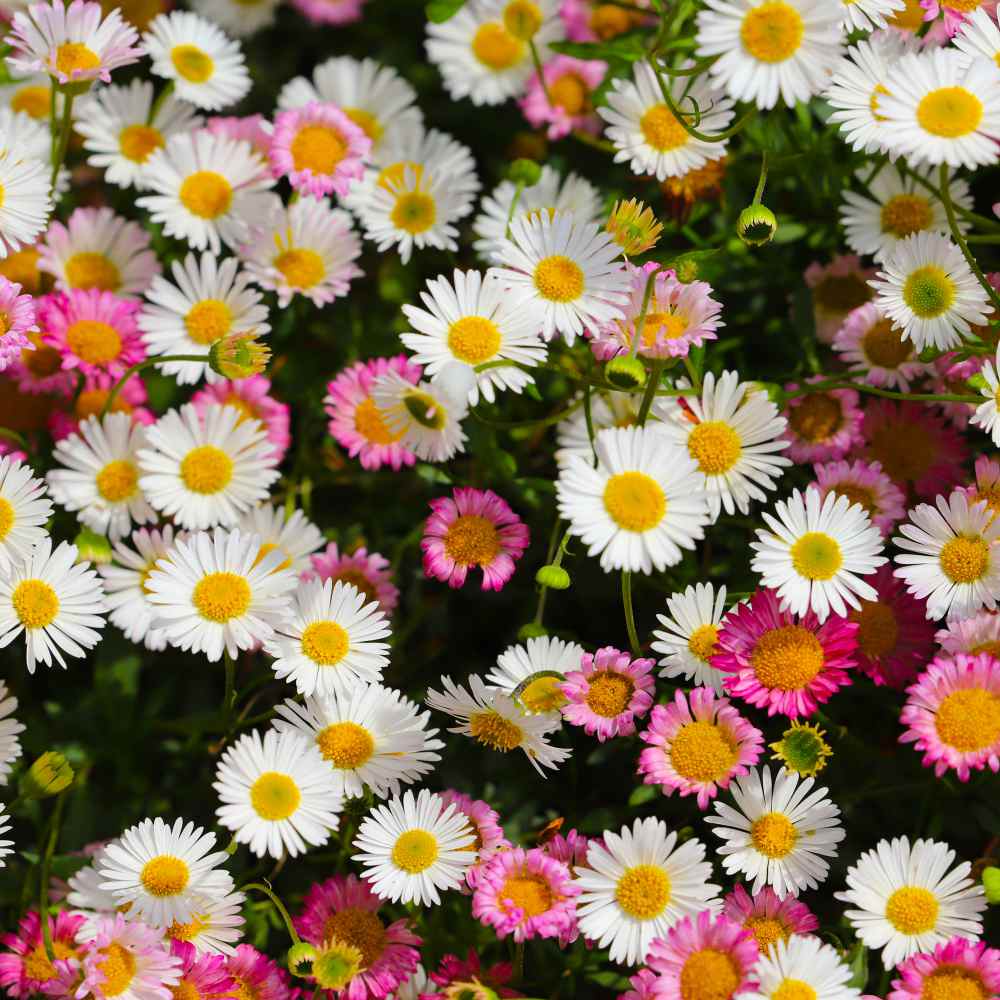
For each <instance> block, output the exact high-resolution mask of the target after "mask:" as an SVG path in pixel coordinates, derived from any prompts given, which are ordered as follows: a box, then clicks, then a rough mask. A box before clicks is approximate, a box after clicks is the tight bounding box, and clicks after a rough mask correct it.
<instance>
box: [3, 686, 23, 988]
mask: <svg viewBox="0 0 1000 1000" xmlns="http://www.w3.org/2000/svg"><path fill="white" fill-rule="evenodd" d="M16 711H17V698H12V697H10V691H9V690H8V689H7V685H6V684H4V683H3V682H2V681H0V785H6V784H7V782H8V780H9V779H10V772H11V765H12V764H13V763H14V762H15V761H16V760H18V758H20V756H21V754H22V753H23V751H22V749H21V741H20V740H19V739H18V738H17V737H18V734H19V733H23V732H24V724H23V723H21V722H18V721H17V719H15V718H14V717H13V713H14V712H16ZM0 979H2V970H0Z"/></svg>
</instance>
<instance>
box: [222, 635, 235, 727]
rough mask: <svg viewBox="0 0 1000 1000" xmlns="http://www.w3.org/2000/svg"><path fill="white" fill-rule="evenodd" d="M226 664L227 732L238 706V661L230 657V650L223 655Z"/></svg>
mask: <svg viewBox="0 0 1000 1000" xmlns="http://www.w3.org/2000/svg"><path fill="white" fill-rule="evenodd" d="M223 657H224V659H225V662H226V690H225V693H224V694H223V696H222V721H223V725H224V727H225V730H226V731H227V732H228V730H229V717H230V716H231V715H232V712H233V706H234V705H235V704H236V661H235V660H234V659H233V658H232V657H231V656H230V655H229V650H226V651H225V653H224V654H223Z"/></svg>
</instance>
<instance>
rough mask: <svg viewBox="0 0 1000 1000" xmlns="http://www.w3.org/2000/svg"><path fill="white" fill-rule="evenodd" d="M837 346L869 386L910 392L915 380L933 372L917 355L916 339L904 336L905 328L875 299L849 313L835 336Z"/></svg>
mask: <svg viewBox="0 0 1000 1000" xmlns="http://www.w3.org/2000/svg"><path fill="white" fill-rule="evenodd" d="M833 349H834V350H835V351H836V352H837V353H838V354H839V355H840V359H841V360H842V361H843V362H844V363H845V364H846V365H847V366H848V369H849V371H850V372H852V373H854V374H857V375H861V376H862V378H863V380H864V381H865V382H867V383H868V384H869V385H876V386H884V387H885V388H887V389H899V390H901V391H902V392H906V391H907V390H908V389H909V388H910V383H911V382H912V381H914V380H915V379H917V378H920V377H921V376H923V375H926V374H927V373H928V372H929V371H930V368H929V366H928V365H926V364H924V363H923V362H922V361H920V359H919V358H918V357H917V350H916V347H915V346H914V343H913V341H912V340H908V339H904V338H903V331H902V329H900V328H899V327H897V326H894V325H893V322H892V320H891V319H889V318H888V317H887V316H884V315H883V314H882V312H881V311H880V310H879V308H878V306H876V305H875V304H874V303H871V302H866V303H865V304H864V305H863V306H858V308H857V309H855V310H853V312H851V313H849V314H848V316H847V319H846V320H844V324H843V326H841V328H840V329H839V330H838V331H837V333H836V335H835V336H834V338H833Z"/></svg>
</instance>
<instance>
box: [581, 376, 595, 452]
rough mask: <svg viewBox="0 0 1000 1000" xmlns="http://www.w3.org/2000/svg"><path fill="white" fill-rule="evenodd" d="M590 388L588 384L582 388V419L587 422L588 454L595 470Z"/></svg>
mask: <svg viewBox="0 0 1000 1000" xmlns="http://www.w3.org/2000/svg"><path fill="white" fill-rule="evenodd" d="M591 393H592V390H591V386H590V383H589V382H588V383H587V384H586V385H585V386H584V387H583V419H584V420H585V421H586V422H587V440H588V441H589V442H590V454H591V455H592V456H593V458H594V468H595V469H596V468H597V448H595V447H594V438H595V437H596V436H597V435H596V434H595V432H594V414H593V411H592V410H591V398H590V397H591Z"/></svg>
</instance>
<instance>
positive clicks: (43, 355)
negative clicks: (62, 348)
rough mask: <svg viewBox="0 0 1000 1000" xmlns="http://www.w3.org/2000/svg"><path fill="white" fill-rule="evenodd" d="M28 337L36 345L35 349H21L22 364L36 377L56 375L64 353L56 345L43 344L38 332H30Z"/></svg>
mask: <svg viewBox="0 0 1000 1000" xmlns="http://www.w3.org/2000/svg"><path fill="white" fill-rule="evenodd" d="M28 339H29V340H31V342H32V343H33V344H34V345H35V349H34V350H30V349H28V348H24V349H23V350H22V351H21V364H22V365H24V367H25V368H27V369H28V371H30V372H31V374H32V375H34V376H35V378H48V376H50V375H55V373H56V372H57V371H59V369H60V367H61V366H62V355H60V353H59V352H58V351H57V350H56V349H55V348H54V347H49V345H48V344H43V343H42V342H41V340H40V339H39V337H38V334H35V333H29V334H28Z"/></svg>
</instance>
